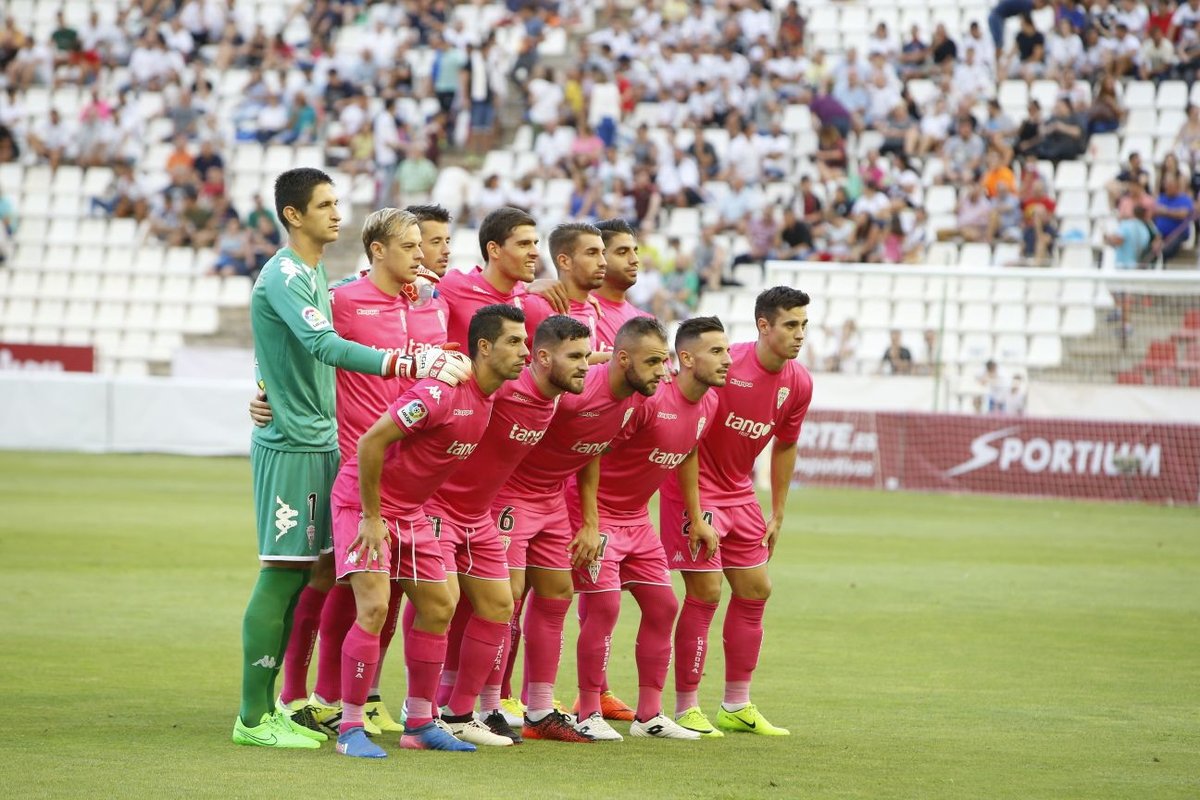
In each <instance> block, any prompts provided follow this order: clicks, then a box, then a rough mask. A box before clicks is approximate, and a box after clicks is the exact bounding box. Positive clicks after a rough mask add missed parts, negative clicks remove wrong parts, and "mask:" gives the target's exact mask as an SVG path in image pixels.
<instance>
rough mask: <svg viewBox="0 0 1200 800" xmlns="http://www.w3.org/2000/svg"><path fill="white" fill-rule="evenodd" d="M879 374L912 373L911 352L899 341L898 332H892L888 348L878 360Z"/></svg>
mask: <svg viewBox="0 0 1200 800" xmlns="http://www.w3.org/2000/svg"><path fill="white" fill-rule="evenodd" d="M879 372H880V373H881V374H883V375H911V374H912V372H913V357H912V351H911V350H909V349H908V348H907V347H905V346H904V343H903V342H902V341H901V336H900V331H898V330H894V329H893V330H892V332H891V334H890V341H889V343H888V347H887V349H886V350H884V351H883V358H881V359H880V360H879Z"/></svg>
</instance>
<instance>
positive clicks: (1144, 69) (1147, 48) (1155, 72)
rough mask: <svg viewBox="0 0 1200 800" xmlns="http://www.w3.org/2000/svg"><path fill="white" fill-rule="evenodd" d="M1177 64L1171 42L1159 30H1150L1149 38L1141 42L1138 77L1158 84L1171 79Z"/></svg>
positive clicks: (1177, 57)
mask: <svg viewBox="0 0 1200 800" xmlns="http://www.w3.org/2000/svg"><path fill="white" fill-rule="evenodd" d="M1177 63H1179V56H1177V55H1176V53H1175V46H1174V45H1173V44H1172V43H1171V40H1170V39H1168V38H1167V37H1166V35H1165V34H1164V33H1163V31H1162V29H1161V28H1151V29H1150V37H1149V38H1148V39H1146V40H1145V41H1144V42H1142V49H1141V54H1140V58H1139V67H1138V77H1139V78H1141V79H1142V80H1144V81H1154V82H1155V83H1158V82H1159V81H1162V80H1166V79H1167V78H1169V77H1171V74H1172V73H1173V72H1174V70H1175V65H1176V64H1177Z"/></svg>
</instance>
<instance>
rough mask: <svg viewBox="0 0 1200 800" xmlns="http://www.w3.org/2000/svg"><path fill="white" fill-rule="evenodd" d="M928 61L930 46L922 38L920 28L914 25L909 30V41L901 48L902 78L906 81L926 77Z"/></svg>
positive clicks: (900, 65)
mask: <svg viewBox="0 0 1200 800" xmlns="http://www.w3.org/2000/svg"><path fill="white" fill-rule="evenodd" d="M928 61H929V45H928V44H926V43H925V41H924V40H923V39H922V38H921V29H920V27H918V26H917V25H913V26H912V28H911V29H910V30H909V34H908V39H907V41H905V42H904V46H903V47H901V48H900V58H899V72H900V77H901V78H904V79H905V80H907V79H909V78H921V77H924V76H925V74H926V64H927V63H928Z"/></svg>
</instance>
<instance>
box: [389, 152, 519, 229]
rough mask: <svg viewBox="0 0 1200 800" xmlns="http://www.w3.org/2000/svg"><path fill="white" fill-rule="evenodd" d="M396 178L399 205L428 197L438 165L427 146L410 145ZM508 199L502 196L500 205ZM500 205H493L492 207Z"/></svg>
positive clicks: (420, 200) (420, 201)
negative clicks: (427, 150) (431, 157)
mask: <svg viewBox="0 0 1200 800" xmlns="http://www.w3.org/2000/svg"><path fill="white" fill-rule="evenodd" d="M395 180H396V192H397V199H396V205H397V206H404V205H413V204H416V203H422V202H424V201H425V200H426V199H428V197H429V193H430V192H432V191H433V186H434V184H435V183H437V166H436V165H435V164H434V163H433V161H431V160H430V158H429V156H428V155H426V154H425V148H424V147H423V146H422V145H421V144H419V143H416V142H414V143H412V144H410V145H409V146H408V152H407V156H406V158H405V159H404V160H403V161H401V162H400V166H398V167H397V168H396V178H395ZM496 185H497V186H498V185H499V181H497V182H496ZM506 201H507V198H506V197H502V198H500V201H499V202H500V205H503V204H504V203H505V202H506ZM498 207H499V206H493V207H492V208H498ZM488 210H489V211H490V210H492V209H491V208H489V209H488ZM485 213H486V212H485Z"/></svg>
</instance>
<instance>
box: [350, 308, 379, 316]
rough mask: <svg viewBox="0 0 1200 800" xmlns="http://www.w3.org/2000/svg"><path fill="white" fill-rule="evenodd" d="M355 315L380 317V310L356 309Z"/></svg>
mask: <svg viewBox="0 0 1200 800" xmlns="http://www.w3.org/2000/svg"><path fill="white" fill-rule="evenodd" d="M354 313H355V314H358V315H359V316H360V317H378V316H379V309H378V308H356V309H354Z"/></svg>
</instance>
